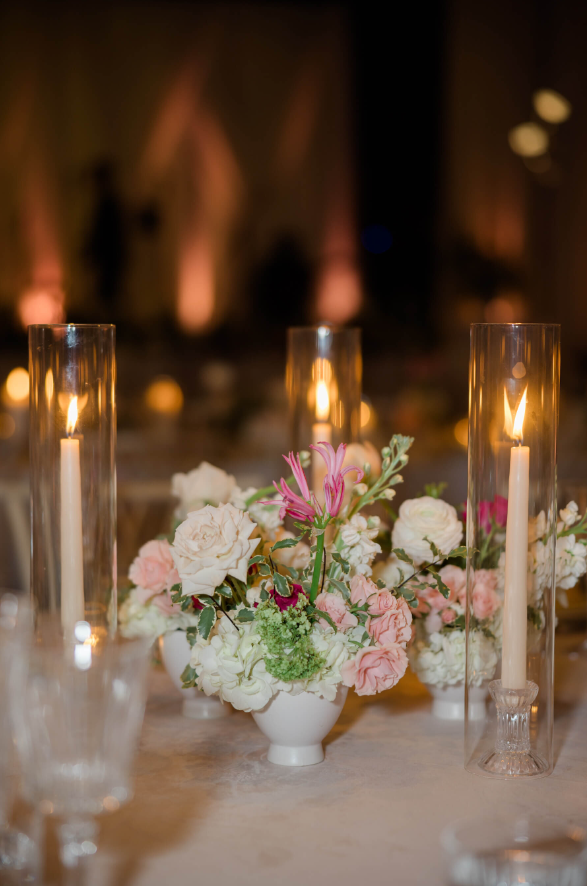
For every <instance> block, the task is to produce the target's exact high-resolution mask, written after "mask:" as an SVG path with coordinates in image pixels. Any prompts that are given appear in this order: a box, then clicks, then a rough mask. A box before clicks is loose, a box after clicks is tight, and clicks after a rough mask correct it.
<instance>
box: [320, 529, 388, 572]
mask: <svg viewBox="0 0 587 886" xmlns="http://www.w3.org/2000/svg"><path fill="white" fill-rule="evenodd" d="M380 523H381V521H380V519H379V517H369V518H366V517H363V516H362V515H361V514H355V516H354V517H351V519H350V520H349V521H348V523H345V524H344V526H342V527H341V529H340V531H339V533H338V539H337V542H336V546H333V547H331V548H330V551H331V552H332V551H334V550H338V551H339V553H340V554H341V556H342V557H344V559H345V560H348V562H349V563H350V566H351V573H350V574H351V576H353V575H367V576H369V575H371V573H372V572H373V569H372V568H371V564H372V563H373V560H374V559H375V557H376V556H377V554H380V553H381V546H380V545H379V544H377V542H376V541H373V539H374V538H377V535H378V533H379V526H380Z"/></svg>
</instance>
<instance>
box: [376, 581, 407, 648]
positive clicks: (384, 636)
mask: <svg viewBox="0 0 587 886" xmlns="http://www.w3.org/2000/svg"><path fill="white" fill-rule="evenodd" d="M381 593H382V594H383V593H387V594H389V597H390V598H391V601H392V602H390V605H389V606H388V607H387V608H386V609H385V610H384V612H383V614H382V615H380V616H379V617H375V618H368V619H367V630H368V632H369V634H370V635H371V636H372V637H373V639H374V640H375V641H376V642H377V643H380V644H381V645H382V646H386V645H387V644H389V643H401V644H402V645H405V644H406V643H407V642H408V641H409V640H410V638H411V636H412V629H411V627H410V625H411V624H412V613H411V612H410V607H409V606H408V604H407V603H406V601H405V600H404V599H402V598H398V597H394V596H393V594H390V593H389V591H385V592H381ZM385 603H386V604H387V603H388V600H387V598H385ZM370 611H371V612H372V611H373V610H372V609H370Z"/></svg>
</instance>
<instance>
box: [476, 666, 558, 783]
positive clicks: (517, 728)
mask: <svg viewBox="0 0 587 886" xmlns="http://www.w3.org/2000/svg"><path fill="white" fill-rule="evenodd" d="M489 692H490V693H491V697H492V698H493V700H494V701H495V706H496V708H497V735H496V739H495V748H494V749H493V750H492V751H490V752H489V753H488V754H486V755H485V756H484V757H482V759H481V760H480V761H479V767H480V769H482V770H484V771H485V772H488V773H491V774H492V775H497V776H502V777H504V778H507V777H508V776H509V777H513V778H516V777H519V776H527V775H543V774H544V773H545V772H546V771H547V770H548V765H547V763H546V762H545V761H544V760H542V758H541V757H540V756H539V755H538V754H536V752H535V751H533V750H532V747H531V743H530V716H531V713H532V702H533V701H534V699H535V698H536V696H537V695H538V686H537V685H536V683H532V682H531V681H530V680H528V681H527V682H526V687H525V689H505V688H504V687H503V686H502V685H501V680H493V681H492V682H491V683H490V684H489Z"/></svg>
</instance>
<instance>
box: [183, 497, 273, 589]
mask: <svg viewBox="0 0 587 886" xmlns="http://www.w3.org/2000/svg"><path fill="white" fill-rule="evenodd" d="M255 528H256V526H255V523H253V521H252V520H251V519H250V517H249V515H248V514H247V513H245V512H244V511H239V509H238V508H235V507H234V505H229V504H227V505H220V507H218V508H215V507H212V506H211V505H206V507H205V508H201V509H200V510H199V511H193V512H191V513H190V514H188V517H187V520H184V522H183V523H181V524H180V525H179V526H178V527H177V530H176V532H175V538H174V540H173V545H172V548H171V553H172V556H173V559H174V561H175V565H176V567H177V571H178V573H179V577H180V580H181V582H182V592H183V595H184V596H188V595H191V594H196V595H198V594H213V593H214V589H215V588H217V587H218V585H221V584H222V582H223V581H224V579H225V578H226V576H227V575H232V576H234V578H238V579H239V580H240V581H243V582H246V580H247V566H248V563H249V558H250V557H251V555H252V553H253V551H254V550H255V548H256V547H257V545H258V544H259V542H260V540H261V539H260V538H253V539H251V538H250V536H251V534H252V532H253V531H254V530H255Z"/></svg>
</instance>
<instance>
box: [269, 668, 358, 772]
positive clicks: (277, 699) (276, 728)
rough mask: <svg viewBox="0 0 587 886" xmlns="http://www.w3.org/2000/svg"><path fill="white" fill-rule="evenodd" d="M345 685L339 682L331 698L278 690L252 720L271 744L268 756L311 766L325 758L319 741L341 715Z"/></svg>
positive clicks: (284, 762)
mask: <svg viewBox="0 0 587 886" xmlns="http://www.w3.org/2000/svg"><path fill="white" fill-rule="evenodd" d="M347 693H348V688H347V687H346V686H343V685H342V684H339V686H338V691H337V693H336V698H335V699H334V701H327V699H325V698H321V697H320V696H318V695H315V694H314V693H313V692H302V693H301V694H300V695H290V693H289V692H282V691H281V692H278V693H277V695H274V696H273V698H272V699H271V701H270V702H269V703H268V704H267V705H266V706H265V707H264V708H263V710H262V711H253V719H254V720H255V723H256V724H257V726H258V727H259V729H260V730H261V732H262V733H263V735H266V736H267V738H268V739H269V741H270V742H271V744H270V745H269V752H268V754H267V759H268V760H269V762H270V763H277V764H279V765H280V766H312V765H313V764H314V763H321V762H322V760H323V759H324V748H323V747H322V741H323V739H324V738H326V736H327V735H328V733H329V732H330V730H331V729H332V727H333V726H334V725H335V723H336V721H337V720H338V718H339V717H340V714H341V712H342V709H343V707H344V703H345V701H346V697H347Z"/></svg>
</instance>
